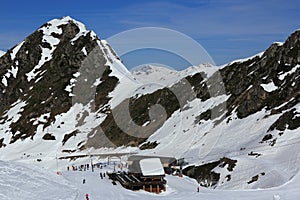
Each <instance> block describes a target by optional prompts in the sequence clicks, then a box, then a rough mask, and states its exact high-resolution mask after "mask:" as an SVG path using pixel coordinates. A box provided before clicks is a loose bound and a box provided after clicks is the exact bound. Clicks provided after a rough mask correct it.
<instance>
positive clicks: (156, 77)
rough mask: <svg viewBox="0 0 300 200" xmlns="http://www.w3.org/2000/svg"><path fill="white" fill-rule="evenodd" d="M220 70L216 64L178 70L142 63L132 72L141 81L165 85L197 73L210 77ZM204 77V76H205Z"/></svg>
mask: <svg viewBox="0 0 300 200" xmlns="http://www.w3.org/2000/svg"><path fill="white" fill-rule="evenodd" d="M217 70H218V68H217V67H216V66H213V65H211V64H201V65H198V66H191V67H189V68H187V69H185V70H182V71H177V70H175V69H172V68H171V67H168V66H159V65H155V64H153V65H152V64H148V65H141V66H139V67H137V68H135V69H133V70H131V73H132V75H133V77H134V78H135V79H136V80H137V81H139V82H141V83H147V84H148V83H157V84H161V85H164V86H169V85H171V84H174V83H176V82H178V81H180V80H181V79H183V78H185V77H187V76H192V75H194V74H197V73H203V76H205V77H209V76H211V75H212V74H213V73H215V72H216V71H217ZM203 78H204V77H203Z"/></svg>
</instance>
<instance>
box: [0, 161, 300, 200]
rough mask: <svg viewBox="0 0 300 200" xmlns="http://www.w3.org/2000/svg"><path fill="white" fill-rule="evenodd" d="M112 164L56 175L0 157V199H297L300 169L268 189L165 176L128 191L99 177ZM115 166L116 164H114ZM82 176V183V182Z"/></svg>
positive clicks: (298, 195) (299, 197) (110, 169)
mask: <svg viewBox="0 0 300 200" xmlns="http://www.w3.org/2000/svg"><path fill="white" fill-rule="evenodd" d="M112 170H113V166H111V165H110V166H106V167H103V168H102V169H99V168H96V169H95V170H94V172H92V171H63V172H62V173H61V175H56V174H55V173H54V172H52V171H48V170H47V171H46V169H41V168H38V167H35V166H31V165H24V164H19V163H15V162H3V161H0V174H1V179H0V199H5V200H23V199H26V200H36V199H39V200H53V199H56V200H58V199H62V200H79V199H85V196H86V194H88V195H89V198H90V199H91V200H94V199H104V200H105V199H108V200H110V199H113V200H114V199H116V200H120V199H126V200H128V199H129V200H130V199H132V200H135V199H137V200H138V199H144V200H155V199H178V200H179V199H189V200H190V199H191V200H194V199H195V200H196V199H209V200H220V199H224V200H236V199H239V200H240V199H242V200H243V199H244V200H252V199H253V200H256V199H259V200H280V199H282V200H284V199H288V200H290V199H291V200H296V199H300V191H299V187H300V175H299V173H298V174H297V175H296V176H295V177H293V178H292V179H291V180H290V181H289V182H288V183H286V184H285V185H283V186H280V187H276V188H271V189H257V190H219V189H216V190H213V189H207V188H200V192H197V186H198V185H197V183H196V181H195V180H193V179H190V178H188V177H182V178H180V177H178V176H170V175H167V176H166V180H167V189H166V191H165V192H162V193H161V194H153V193H148V192H145V191H131V190H127V189H124V188H123V187H122V186H120V184H118V183H117V185H113V184H112V183H111V180H110V179H108V177H107V176H105V177H104V178H103V179H101V178H100V176H99V173H100V172H101V173H105V172H106V171H112ZM117 170H118V168H117ZM83 179H85V184H83Z"/></svg>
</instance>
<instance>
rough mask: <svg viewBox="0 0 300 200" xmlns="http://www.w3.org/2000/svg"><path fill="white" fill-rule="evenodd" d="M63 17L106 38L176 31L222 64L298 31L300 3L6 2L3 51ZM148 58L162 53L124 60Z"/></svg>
mask: <svg viewBox="0 0 300 200" xmlns="http://www.w3.org/2000/svg"><path fill="white" fill-rule="evenodd" d="M62 16H71V17H73V18H74V19H76V20H78V21H81V22H83V23H84V24H86V26H87V27H88V28H89V29H92V30H94V31H95V32H96V33H97V35H98V36H99V37H100V38H103V39H105V38H108V37H111V36H113V35H114V34H117V33H120V32H122V31H126V30H128V29H132V28H139V27H149V26H151V27H164V28H169V29H173V30H176V31H179V32H182V33H184V34H186V35H188V36H190V37H191V38H193V39H194V40H196V41H197V42H199V43H200V44H201V45H202V46H203V47H204V48H205V49H206V51H207V52H208V53H209V54H210V56H211V57H212V58H213V60H214V61H215V63H216V64H218V65H221V64H224V63H227V62H229V61H232V60H234V59H238V58H243V57H248V56H251V55H254V54H256V53H259V52H261V51H264V50H265V49H266V48H268V46H269V45H270V44H271V43H272V42H274V41H284V40H285V39H286V38H287V37H288V36H289V35H290V34H291V33H292V32H294V31H295V30H297V29H299V28H300V1H297V0H268V1H264V0H251V1H249V0H245V1H242V0H223V1H222V0H207V1H204V0H160V1H155V0H151V1H148V0H143V1H142V0H128V1H125V0H109V1H102V0H98V1H97V0H92V1H88V0H85V1H68V0H65V1H61V0H60V1H56V0H52V1H29V0H28V1H17V0H15V1H13V3H11V2H10V1H2V2H1V8H0V49H2V50H7V49H9V48H11V47H12V46H14V45H15V44H17V43H18V42H20V41H22V40H23V39H24V38H25V37H26V36H28V35H29V34H30V33H32V32H33V31H34V30H36V29H37V28H39V27H40V26H41V25H42V24H44V23H45V22H47V21H49V20H51V19H53V18H60V17H62ZM114 48H115V49H116V50H117V47H114ZM148 54H152V55H156V56H157V57H159V56H158V55H157V52H151V51H149V52H146V53H145V52H144V53H143V52H136V54H134V53H133V54H131V55H125V56H124V58H123V60H124V59H125V64H128V66H134V65H138V64H139V63H138V62H137V60H138V61H139V62H141V64H143V63H142V62H148V61H147V59H149V58H147V56H148ZM166 56H167V59H166V60H172V61H173V63H171V64H170V65H172V64H174V62H178V66H175V64H174V67H175V68H177V69H181V68H184V66H180V65H184V64H182V62H181V61H179V60H176V59H171V58H170V57H168V56H169V55H166ZM135 57H138V58H139V59H135ZM152 57H153V56H152ZM133 61H135V62H133ZM149 62H151V60H149ZM167 64H168V63H167Z"/></svg>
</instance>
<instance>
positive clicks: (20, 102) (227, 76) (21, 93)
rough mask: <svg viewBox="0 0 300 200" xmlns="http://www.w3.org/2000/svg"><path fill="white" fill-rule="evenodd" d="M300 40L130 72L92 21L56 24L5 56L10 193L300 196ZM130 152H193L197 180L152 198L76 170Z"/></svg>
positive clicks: (2, 157)
mask: <svg viewBox="0 0 300 200" xmlns="http://www.w3.org/2000/svg"><path fill="white" fill-rule="evenodd" d="M299 38H300V31H296V32H295V33H293V34H292V35H291V36H290V37H289V38H288V39H287V41H286V42H284V43H280V44H279V43H274V44H272V45H271V46H270V47H269V48H268V49H267V50H266V51H265V52H263V53H260V54H259V55H255V56H253V57H251V58H247V59H242V60H238V61H234V62H231V63H229V64H227V65H224V66H221V67H217V66H212V65H209V64H200V65H199V66H192V67H190V68H188V69H186V70H183V71H175V70H173V69H170V68H164V67H162V66H153V65H146V66H143V67H141V68H138V69H135V70H133V71H132V72H129V71H128V70H127V68H126V66H124V64H123V63H122V60H121V59H120V58H119V57H118V55H117V54H116V52H115V51H114V50H113V47H111V46H110V45H109V44H108V43H107V42H106V41H105V40H102V39H99V38H98V36H97V35H96V34H95V33H94V32H93V31H89V30H88V29H87V28H86V27H85V26H84V25H83V24H82V23H81V22H78V21H76V20H74V19H72V18H70V17H64V18H62V19H54V20H51V21H49V22H48V23H46V24H44V25H43V26H42V27H40V28H39V29H38V30H37V31H36V32H34V33H33V34H32V35H30V36H29V37H28V38H26V39H25V40H24V41H22V42H20V43H19V44H18V45H16V46H15V47H14V48H12V49H11V50H8V51H7V53H6V54H3V55H1V52H0V66H1V68H0V100H1V101H2V103H1V105H0V174H1V180H0V186H1V187H0V199H74V200H75V199H78V200H79V199H84V198H85V194H86V193H88V194H89V195H90V199H100V198H101V199H141V198H144V199H157V198H162V199H199V198H200V199H212V200H215V199H266V200H267V199H272V198H273V200H278V199H295V200H296V199H300V191H299V189H298V188H299V186H300V180H299V169H300V152H299V149H300V135H299V133H300V131H299V130H300V103H299V102H300V97H299V91H300V90H299V86H300V75H299V74H300V67H299V66H300V63H299V60H300V58H299V55H298V54H297V53H295V51H298V50H299V49H300V42H299ZM33 47H34V48H33ZM32 49H37V50H34V51H33V50H32ZM119 154H122V155H123V156H122V159H123V160H122V161H123V162H125V161H126V159H127V158H128V157H127V155H129V154H137V155H160V156H170V157H174V158H176V159H182V158H184V160H185V161H186V162H187V163H186V165H184V166H183V168H184V169H183V171H184V173H185V174H186V175H189V176H190V177H194V179H192V178H189V177H187V176H184V177H183V178H179V177H177V176H167V181H168V182H167V191H166V192H162V193H161V194H152V193H148V192H145V191H130V190H126V189H124V188H122V187H121V186H120V185H116V186H114V185H112V184H111V181H110V180H108V179H107V177H106V179H104V180H100V179H99V170H98V171H96V172H90V171H86V172H83V171H80V172H79V171H77V172H73V171H67V170H66V167H67V166H70V165H79V164H82V163H87V162H90V157H91V155H93V161H94V162H102V161H103V159H105V158H103V157H108V156H109V155H119ZM105 170H107V171H111V170H112V168H111V167H110V166H108V167H107V168H104V169H103V172H104V171H105ZM56 171H60V172H61V173H62V175H57V174H55V172H56ZM83 179H86V183H85V184H84V185H83V184H82V180H83ZM197 182H198V183H199V184H200V185H201V186H202V187H201V189H200V192H199V193H198V192H197V191H196V188H197V185H198V183H197ZM45 188H47V189H45Z"/></svg>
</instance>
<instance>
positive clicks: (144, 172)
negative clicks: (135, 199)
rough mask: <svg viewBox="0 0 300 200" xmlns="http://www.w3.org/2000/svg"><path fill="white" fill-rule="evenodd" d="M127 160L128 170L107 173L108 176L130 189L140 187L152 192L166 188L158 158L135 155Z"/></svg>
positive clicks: (163, 173) (162, 168) (162, 169)
mask: <svg viewBox="0 0 300 200" xmlns="http://www.w3.org/2000/svg"><path fill="white" fill-rule="evenodd" d="M128 161H129V162H128V172H114V173H108V176H109V177H110V178H111V179H112V180H113V181H118V182H119V183H120V184H121V185H122V186H123V187H124V188H127V189H130V190H141V189H142V190H145V191H148V192H154V193H160V192H162V191H165V190H166V183H167V181H166V180H165V171H164V167H163V164H162V162H161V159H160V158H157V157H156V158H155V157H154V158H153V157H136V156H135V157H134V158H131V157H130V158H129V159H128Z"/></svg>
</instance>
